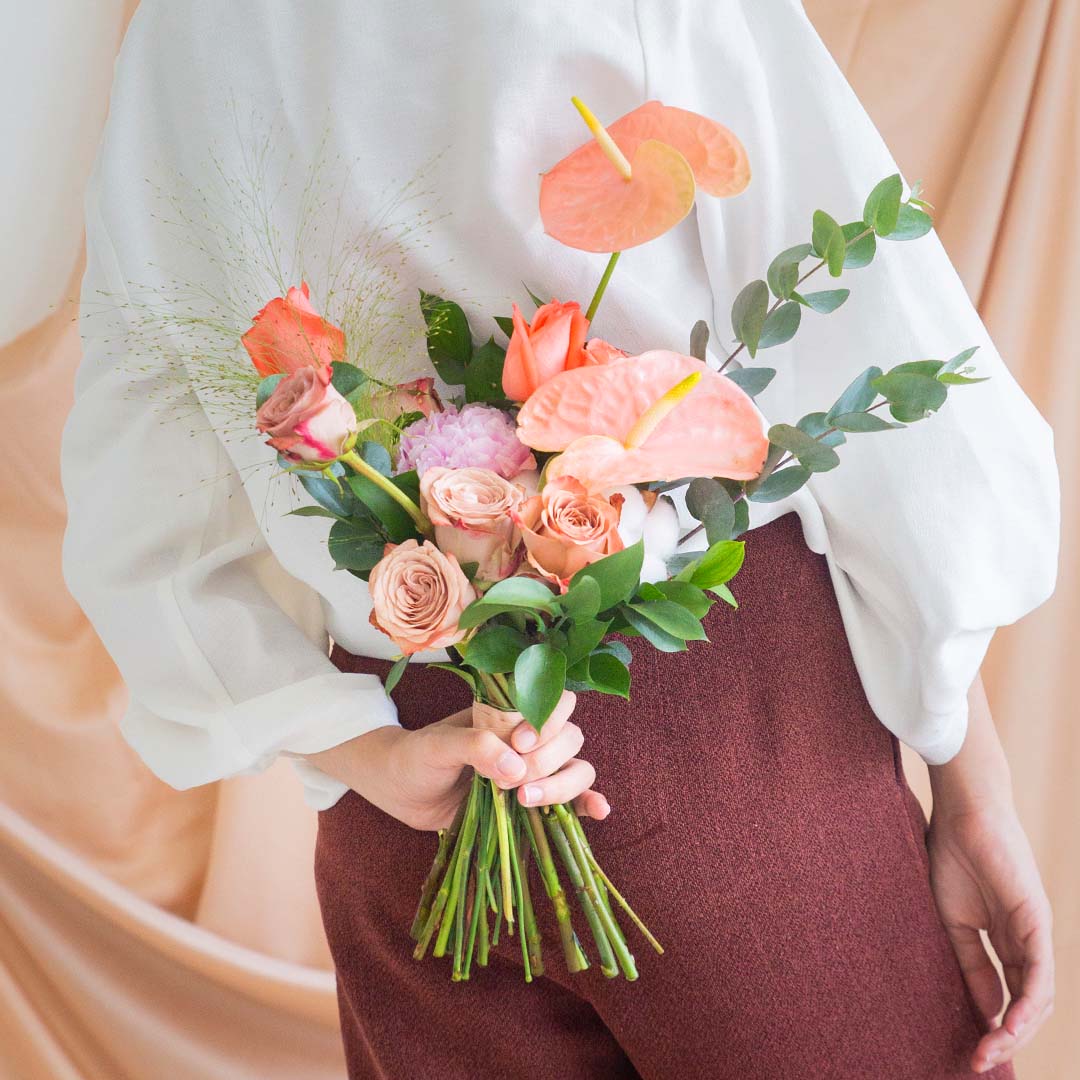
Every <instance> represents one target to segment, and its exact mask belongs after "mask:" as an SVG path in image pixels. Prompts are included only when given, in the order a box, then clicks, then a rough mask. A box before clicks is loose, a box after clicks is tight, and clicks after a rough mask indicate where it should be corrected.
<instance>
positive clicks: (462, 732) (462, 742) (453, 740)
mask: <svg viewBox="0 0 1080 1080" xmlns="http://www.w3.org/2000/svg"><path fill="white" fill-rule="evenodd" d="M429 730H430V729H429ZM432 745H433V749H432V750H431V760H432V764H434V765H435V766H436V767H437V768H444V769H449V768H457V769H460V768H463V767H464V766H466V765H471V766H472V767H473V768H474V769H475V770H476V771H477V772H478V773H480V774H481V775H482V776H486V777H488V778H489V779H491V780H495V781H496V782H497V783H500V784H503V785H504V786H507V787H513V786H515V785H516V784H520V783H521V782H522V780H523V779H524V778H525V760H524V758H522V757H521V755H520V754H517V753H515V752H514V751H513V750H512V749H511V748H510V747H509V746H507V745H506V743H504V742H503V741H502V739H500V738H499V736H498V735H496V734H495V732H493V731H483V730H481V729H479V728H458V727H444V728H442V729H441V730H440V731H438V732H433V735H432Z"/></svg>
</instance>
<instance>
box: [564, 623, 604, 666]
mask: <svg viewBox="0 0 1080 1080" xmlns="http://www.w3.org/2000/svg"><path fill="white" fill-rule="evenodd" d="M610 626H611V621H610V620H601V619H588V620H585V621H578V622H573V623H571V624H570V629H569V630H567V632H566V662H567V664H576V663H577V662H578V661H579V660H580V659H582V657H585V656H588V655H589V653H591V652H592V651H593V649H595V648H597V646H599V644H600V643H601V642H602V641H603V640H604V635H605V634H606V633H607V632H608V629H609V628H610Z"/></svg>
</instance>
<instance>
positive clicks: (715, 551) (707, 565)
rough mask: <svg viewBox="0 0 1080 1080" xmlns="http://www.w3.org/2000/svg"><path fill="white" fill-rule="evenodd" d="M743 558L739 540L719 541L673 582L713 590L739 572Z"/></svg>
mask: <svg viewBox="0 0 1080 1080" xmlns="http://www.w3.org/2000/svg"><path fill="white" fill-rule="evenodd" d="M736 505H738V504H736ZM745 558H746V545H745V544H744V543H743V542H742V541H741V540H721V541H719V542H718V543H715V544H713V545H712V546H711V547H710V548H709V550H708V551H706V552H705V554H704V555H702V556H701V557H700V558H699V559H695V560H694V561H693V562H692V563H690V565H689V566H687V567H685V568H684V569H683V570H682V571H680V572H679V574H678V576H677V577H676V579H675V580H677V581H685V582H688V583H689V584H691V585H694V586H696V587H697V588H699V589H715V588H716V587H717V586H718V585H723V584H725V583H726V582H728V581H730V580H731V579H732V578H733V577H734V576H735V575H736V574H737V573H738V572H739V570H740V569H741V567H742V564H743V559H745Z"/></svg>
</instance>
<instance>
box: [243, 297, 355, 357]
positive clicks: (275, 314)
mask: <svg viewBox="0 0 1080 1080" xmlns="http://www.w3.org/2000/svg"><path fill="white" fill-rule="evenodd" d="M308 296H309V292H308V286H307V282H306V281H304V282H301V284H300V288H299V289H298V288H296V286H295V285H294V286H293V287H292V288H291V289H289V291H288V293H287V294H286V295H285V297H284V298H282V297H280V296H278V297H276V298H275V299H273V300H271V301H270V303H269V304H267V305H266V307H264V308H263V309H262V311H260V312H259V313H258V315H256V316H255V318H254V319H252V320H251V329H250V330H249V331H248V332H247V333H246V334H244V336H243V337H242V338H241V339H240V341H241V342H242V343H243V346H244V348H245V349H247V351H248V356H250V357H251V362H252V363H253V364H254V365H255V370H256V371H257V372H258V373H259V374H260V375H262V376H263V377H264V378H265V377H266V376H267V375H277V374H279V373H283V374H286V375H287V374H289V373H290V372H293V371H297V370H298V369H299V368H302V367H314V368H321V367H328V366H329V365H330V364H331V363H332V362H333V361H335V360H344V359H345V335H344V333H342V331H341V330H339V329H338V328H337V327H336V326H334V325H333V324H332V323H328V322H327V321H326V320H325V319H324V318H323V317H322V316H321V315H320V314H319V313H318V312H317V311H316V310H315V308H314V307H312V305H311V301H310V300H309V299H308Z"/></svg>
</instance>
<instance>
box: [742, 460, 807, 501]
mask: <svg viewBox="0 0 1080 1080" xmlns="http://www.w3.org/2000/svg"><path fill="white" fill-rule="evenodd" d="M810 476H811V473H810V470H809V469H808V468H806V466H804V465H789V466H788V467H787V468H786V469H780V470H778V471H776V472H772V473H770V474H769V475H768V476H767V477H765V479H764V480H763V481H762V482H761V483H760V484H758V485H757V486H756V487H755V488H754V490H753V491H749V489H748V494H747V498H748V499H752V500H753V501H754V502H761V503H770V502H779V501H780V500H781V499H786V498H787V497H788V496H789V495H792V494H794V493H795V492H796V491H798V490H799V488H801V487H802V486H803V484H805V483H806V481H807V480H809V479H810Z"/></svg>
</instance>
